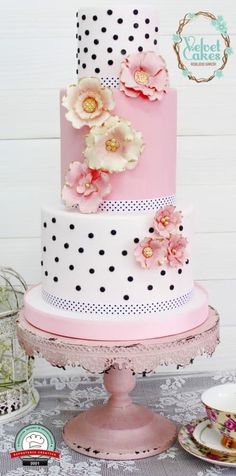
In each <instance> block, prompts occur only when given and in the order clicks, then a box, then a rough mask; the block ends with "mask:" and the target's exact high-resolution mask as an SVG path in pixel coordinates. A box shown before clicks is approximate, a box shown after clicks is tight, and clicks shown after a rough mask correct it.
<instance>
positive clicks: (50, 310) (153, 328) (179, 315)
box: [25, 284, 208, 341]
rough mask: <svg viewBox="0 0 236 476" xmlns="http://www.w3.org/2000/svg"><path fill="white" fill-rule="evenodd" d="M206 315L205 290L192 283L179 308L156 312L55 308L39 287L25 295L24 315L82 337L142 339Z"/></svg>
mask: <svg viewBox="0 0 236 476" xmlns="http://www.w3.org/2000/svg"><path fill="white" fill-rule="evenodd" d="M207 315H208V296H207V292H206V291H205V290H204V289H203V288H202V287H201V286H199V285H197V284H196V285H195V287H194V290H193V293H192V298H191V300H190V301H189V302H188V303H186V304H184V305H182V306H181V307H179V308H177V309H174V310H171V311H165V312H158V313H156V314H150V315H148V314H145V316H142V314H140V315H130V314H129V315H127V316H114V315H112V316H108V315H100V314H97V315H94V314H93V315H91V316H89V315H88V314H82V313H78V312H73V311H64V310H62V309H57V308H55V307H53V306H51V305H50V304H48V303H46V302H45V301H44V300H43V299H42V288H41V286H40V285H39V286H35V287H34V288H32V289H30V290H29V291H28V292H27V294H26V296H25V318H26V319H27V320H28V322H30V324H32V325H33V326H35V327H37V328H39V329H42V330H44V331H46V332H50V333H52V334H56V335H61V336H65V337H74V338H77V339H86V340H102V341H107V340H111V341H120V340H123V341H124V340H128V341H130V340H142V339H152V338H157V337H164V336H170V335H174V334H179V333H182V332H186V331H189V330H191V329H194V328H195V327H197V326H199V325H201V324H202V323H203V322H204V321H205V320H206V319H207Z"/></svg>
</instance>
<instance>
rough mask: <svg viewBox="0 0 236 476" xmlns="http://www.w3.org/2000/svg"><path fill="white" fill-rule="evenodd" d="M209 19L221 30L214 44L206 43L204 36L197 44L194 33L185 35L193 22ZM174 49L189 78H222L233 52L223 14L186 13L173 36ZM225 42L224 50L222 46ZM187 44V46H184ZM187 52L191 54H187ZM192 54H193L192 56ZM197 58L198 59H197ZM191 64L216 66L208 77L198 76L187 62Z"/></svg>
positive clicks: (204, 80)
mask: <svg viewBox="0 0 236 476" xmlns="http://www.w3.org/2000/svg"><path fill="white" fill-rule="evenodd" d="M200 18H201V19H202V18H204V19H207V20H208V21H210V23H211V25H212V27H213V28H214V29H215V30H216V31H217V32H219V39H218V40H216V42H215V43H214V44H212V45H209V44H207V43H205V41H204V38H203V37H202V38H201V39H200V42H199V43H197V44H196V38H195V36H194V35H187V36H184V29H185V28H186V26H187V25H189V24H190V23H191V22H193V21H196V20H197V19H200ZM172 39H173V42H174V45H173V48H174V51H175V53H176V56H177V60H178V67H179V69H181V70H182V74H183V75H184V76H185V77H188V79H190V80H192V81H195V82H196V83H207V82H209V81H212V79H214V78H222V76H223V75H224V73H223V70H224V68H225V66H226V64H227V62H228V58H229V56H230V55H232V53H233V49H232V48H231V45H230V37H229V34H228V30H227V24H226V22H225V20H224V18H223V16H215V15H214V14H213V13H209V12H202V11H199V12H197V13H186V15H185V16H184V18H183V19H182V20H180V22H179V28H178V30H177V31H176V33H175V34H174V35H173V37H172ZM221 43H222V44H223V51H222V48H221ZM184 46H185V48H184ZM186 52H187V53H188V54H189V56H187V54H186ZM191 55H192V56H191ZM196 60H197V61H196ZM188 62H189V63H190V65H191V66H195V67H196V66H200V67H201V66H207V67H213V68H214V67H215V69H213V71H212V70H211V74H210V75H207V76H206V77H201V76H200V77H198V75H197V74H196V73H195V72H192V71H190V69H189V67H188V66H187V65H186V63H188Z"/></svg>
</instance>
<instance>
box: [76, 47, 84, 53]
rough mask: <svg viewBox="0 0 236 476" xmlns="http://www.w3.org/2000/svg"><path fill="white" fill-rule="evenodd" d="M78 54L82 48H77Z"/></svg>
mask: <svg viewBox="0 0 236 476" xmlns="http://www.w3.org/2000/svg"><path fill="white" fill-rule="evenodd" d="M84 50H85V48H84ZM77 53H80V48H77Z"/></svg>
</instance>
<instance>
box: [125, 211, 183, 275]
mask: <svg viewBox="0 0 236 476" xmlns="http://www.w3.org/2000/svg"><path fill="white" fill-rule="evenodd" d="M181 223H182V214H181V212H179V211H177V210H176V209H175V206H173V205H168V206H166V207H163V208H161V209H160V210H158V212H157V213H156V215H155V217H154V220H153V227H154V230H155V234H154V235H153V236H151V237H145V238H144V239H143V240H142V241H141V242H140V243H139V244H138V245H137V246H136V248H135V250H134V256H135V258H136V260H137V262H138V263H139V264H140V265H141V266H142V268H146V269H154V268H157V267H159V266H163V265H164V264H168V265H169V266H170V267H172V268H177V267H178V266H181V265H183V264H184V262H185V260H186V258H187V255H186V247H187V239H186V238H185V237H184V236H183V235H182V234H181V233H180V232H179V228H180V226H181Z"/></svg>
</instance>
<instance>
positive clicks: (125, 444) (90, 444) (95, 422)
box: [63, 366, 177, 460]
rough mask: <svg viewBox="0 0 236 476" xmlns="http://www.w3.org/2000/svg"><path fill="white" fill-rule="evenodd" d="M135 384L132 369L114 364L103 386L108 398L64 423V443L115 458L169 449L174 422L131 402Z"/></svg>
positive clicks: (84, 450)
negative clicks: (131, 393) (102, 403)
mask: <svg viewBox="0 0 236 476" xmlns="http://www.w3.org/2000/svg"><path fill="white" fill-rule="evenodd" d="M135 383H136V382H135V375H134V373H133V372H132V370H129V369H125V368H122V369H119V367H118V366H113V367H111V368H110V369H109V370H108V371H106V373H105V376H104V385H105V388H106V390H107V392H109V393H110V394H111V397H110V398H109V400H108V402H107V403H106V404H104V405H97V406H95V407H93V408H91V409H90V410H87V411H85V412H83V413H81V414H80V415H78V416H76V417H74V418H72V419H71V420H69V422H68V423H66V425H65V427H64V430H63V438H64V440H65V442H66V444H67V445H68V446H70V448H72V449H73V450H75V451H78V452H79V453H82V454H84V455H87V456H92V457H94V458H101V459H116V460H119V459H120V460H125V459H139V458H145V457H149V456H153V455H156V454H159V453H162V452H163V451H165V450H167V449H168V448H170V446H172V444H173V443H174V442H175V440H176V437H177V429H176V427H175V425H174V424H173V423H172V422H170V421H169V420H167V418H165V417H163V416H161V415H159V414H157V413H154V412H152V411H151V410H149V409H148V408H146V407H143V406H139V405H136V404H134V403H133V402H132V400H131V398H130V396H129V392H131V391H132V390H133V388H134V387H135Z"/></svg>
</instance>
